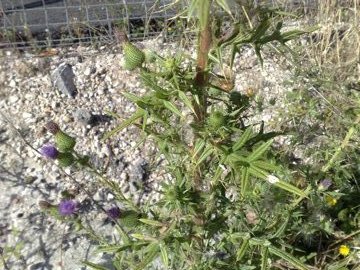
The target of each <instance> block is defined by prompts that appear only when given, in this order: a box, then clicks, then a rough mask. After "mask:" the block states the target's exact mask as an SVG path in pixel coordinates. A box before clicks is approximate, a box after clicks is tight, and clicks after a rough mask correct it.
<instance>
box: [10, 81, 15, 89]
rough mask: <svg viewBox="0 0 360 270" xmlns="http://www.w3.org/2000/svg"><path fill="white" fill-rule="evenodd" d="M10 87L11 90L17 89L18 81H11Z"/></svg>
mask: <svg viewBox="0 0 360 270" xmlns="http://www.w3.org/2000/svg"><path fill="white" fill-rule="evenodd" d="M9 86H10V87H11V88H15V87H16V81H15V80H11V81H10V82H9Z"/></svg>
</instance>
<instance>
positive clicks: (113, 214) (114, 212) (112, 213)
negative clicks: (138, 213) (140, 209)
mask: <svg viewBox="0 0 360 270" xmlns="http://www.w3.org/2000/svg"><path fill="white" fill-rule="evenodd" d="M106 213H107V215H108V216H109V217H110V218H112V219H117V218H119V217H120V215H121V211H120V209H119V207H117V206H114V207H111V208H110V209H109V210H107V211H106Z"/></svg>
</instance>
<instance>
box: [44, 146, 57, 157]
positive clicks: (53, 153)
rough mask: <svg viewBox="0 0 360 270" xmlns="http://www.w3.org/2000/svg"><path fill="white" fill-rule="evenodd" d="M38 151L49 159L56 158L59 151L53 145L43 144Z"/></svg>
mask: <svg viewBox="0 0 360 270" xmlns="http://www.w3.org/2000/svg"><path fill="white" fill-rule="evenodd" d="M40 153H41V154H42V155H43V156H44V157H46V158H51V159H56V158H57V157H58V155H59V151H58V150H57V149H56V148H55V147H54V146H53V145H44V146H43V147H41V149H40Z"/></svg>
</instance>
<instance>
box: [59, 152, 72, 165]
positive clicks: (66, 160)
mask: <svg viewBox="0 0 360 270" xmlns="http://www.w3.org/2000/svg"><path fill="white" fill-rule="evenodd" d="M57 160H58V161H59V165H60V166H61V167H69V166H71V165H72V164H73V163H74V162H75V158H74V156H73V155H72V154H71V153H59V155H58V158H57Z"/></svg>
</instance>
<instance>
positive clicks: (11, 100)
mask: <svg viewBox="0 0 360 270" xmlns="http://www.w3.org/2000/svg"><path fill="white" fill-rule="evenodd" d="M18 100H19V97H18V96H10V97H9V103H16V101H18Z"/></svg>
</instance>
